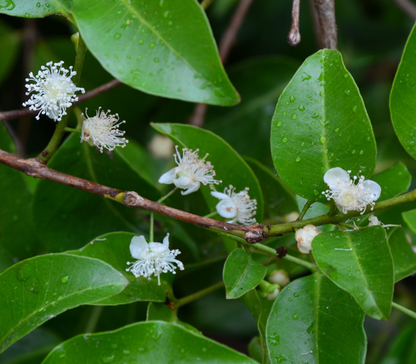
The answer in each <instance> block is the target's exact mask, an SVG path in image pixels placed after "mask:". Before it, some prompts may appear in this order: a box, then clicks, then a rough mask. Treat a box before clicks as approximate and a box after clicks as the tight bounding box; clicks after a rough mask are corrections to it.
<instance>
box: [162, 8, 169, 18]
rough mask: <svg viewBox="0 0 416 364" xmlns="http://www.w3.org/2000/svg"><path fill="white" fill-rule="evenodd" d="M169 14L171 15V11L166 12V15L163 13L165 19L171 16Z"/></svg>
mask: <svg viewBox="0 0 416 364" xmlns="http://www.w3.org/2000/svg"><path fill="white" fill-rule="evenodd" d="M169 13H170V11H169V10H168V11H165V12H164V13H163V17H164V18H167V17H168V16H169Z"/></svg>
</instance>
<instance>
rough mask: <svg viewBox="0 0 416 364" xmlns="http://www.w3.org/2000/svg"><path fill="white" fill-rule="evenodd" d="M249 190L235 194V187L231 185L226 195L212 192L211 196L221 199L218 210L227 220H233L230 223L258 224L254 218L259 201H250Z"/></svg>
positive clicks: (225, 190) (226, 189) (225, 191)
mask: <svg viewBox="0 0 416 364" xmlns="http://www.w3.org/2000/svg"><path fill="white" fill-rule="evenodd" d="M247 191H248V188H246V189H244V190H243V191H240V192H238V193H235V187H233V186H232V185H230V186H229V187H228V188H227V187H226V188H225V189H224V193H221V192H217V191H212V192H211V195H212V196H214V197H216V198H218V199H220V200H221V201H220V202H219V203H218V204H217V206H216V209H217V212H218V214H219V215H221V216H222V217H224V218H226V219H231V220H229V221H228V222H229V223H231V224H235V223H236V222H239V223H240V224H243V225H250V224H254V223H255V222H256V219H255V218H253V216H254V215H255V214H256V208H257V201H256V200H254V199H250V196H249V195H248V192H247Z"/></svg>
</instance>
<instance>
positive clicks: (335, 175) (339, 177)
mask: <svg viewBox="0 0 416 364" xmlns="http://www.w3.org/2000/svg"><path fill="white" fill-rule="evenodd" d="M350 173H351V171H345V170H343V169H342V168H339V167H336V168H331V169H329V170H328V171H327V172H326V173H325V176H324V181H325V183H326V184H327V185H328V187H329V188H330V189H329V190H326V191H324V192H322V193H323V194H324V195H325V197H326V198H327V199H328V200H330V199H331V198H332V199H333V200H334V201H335V203H336V205H337V207H338V209H339V210H340V211H342V213H344V214H346V213H347V212H348V211H360V212H361V215H362V214H364V212H365V211H366V209H367V207H368V206H371V209H373V208H374V205H375V202H374V201H376V200H377V199H378V198H379V197H380V193H381V187H380V185H379V184H378V183H376V182H374V181H370V180H365V178H364V176H353V178H352V179H351V177H350ZM357 181H358V182H357ZM356 182H357V183H356Z"/></svg>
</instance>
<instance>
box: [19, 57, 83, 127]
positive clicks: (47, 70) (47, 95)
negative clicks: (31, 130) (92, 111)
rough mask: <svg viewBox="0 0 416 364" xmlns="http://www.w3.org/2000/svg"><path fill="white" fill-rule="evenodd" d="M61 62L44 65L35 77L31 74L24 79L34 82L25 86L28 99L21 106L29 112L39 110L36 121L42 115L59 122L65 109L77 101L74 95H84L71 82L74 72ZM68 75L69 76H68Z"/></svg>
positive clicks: (64, 113) (79, 88)
mask: <svg viewBox="0 0 416 364" xmlns="http://www.w3.org/2000/svg"><path fill="white" fill-rule="evenodd" d="M63 63H64V62H63V61H61V62H58V63H55V64H53V62H48V63H46V66H47V67H45V66H42V67H41V70H40V71H39V72H38V74H37V75H36V76H34V75H33V73H32V72H30V73H29V77H30V78H26V82H29V81H34V82H35V83H28V84H26V88H27V92H26V95H30V94H31V93H32V95H31V96H30V99H29V100H28V101H26V102H24V103H23V106H29V109H30V110H39V113H38V115H37V116H36V119H38V120H39V115H40V114H43V115H46V116H48V117H49V118H50V119H53V120H55V121H59V120H61V119H62V116H64V115H66V109H67V108H68V107H70V106H72V103H73V102H74V101H78V97H77V96H76V95H75V93H76V92H77V91H81V92H82V93H85V90H84V89H83V88H82V87H77V86H76V85H75V84H74V83H73V82H72V81H71V78H72V76H74V75H76V72H75V71H73V70H72V66H70V67H69V70H67V69H65V68H64V67H62V65H63ZM68 73H69V74H68Z"/></svg>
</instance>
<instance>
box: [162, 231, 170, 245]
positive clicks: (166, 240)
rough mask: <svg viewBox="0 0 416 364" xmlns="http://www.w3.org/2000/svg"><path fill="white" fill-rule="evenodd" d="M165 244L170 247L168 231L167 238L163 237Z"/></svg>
mask: <svg viewBox="0 0 416 364" xmlns="http://www.w3.org/2000/svg"><path fill="white" fill-rule="evenodd" d="M163 245H165V246H166V247H167V248H169V233H167V234H166V236H165V238H164V239H163Z"/></svg>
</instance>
